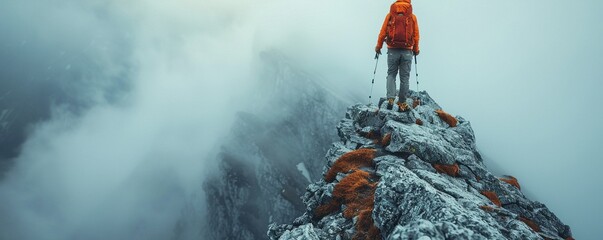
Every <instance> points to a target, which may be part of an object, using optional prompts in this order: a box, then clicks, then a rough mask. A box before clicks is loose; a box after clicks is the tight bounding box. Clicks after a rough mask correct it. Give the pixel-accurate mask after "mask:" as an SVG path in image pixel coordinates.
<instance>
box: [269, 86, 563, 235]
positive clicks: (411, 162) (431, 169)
mask: <svg viewBox="0 0 603 240" xmlns="http://www.w3.org/2000/svg"><path fill="white" fill-rule="evenodd" d="M410 96H411V97H412V98H413V99H414V100H415V101H416V100H417V99H418V101H419V102H420V103H421V105H418V106H416V107H414V108H413V109H411V110H410V111H407V112H401V113H400V112H397V111H395V110H396V109H395V108H394V109H393V110H387V109H386V108H385V104H386V103H383V104H382V106H381V107H378V106H374V105H368V106H367V105H354V106H351V107H350V108H349V109H348V111H347V113H346V117H345V118H344V119H343V120H342V121H340V122H339V124H338V125H337V129H338V132H339V137H340V139H341V142H337V143H334V144H333V145H332V148H331V149H330V150H329V151H328V153H327V155H326V164H325V165H326V167H325V168H324V169H323V175H324V174H326V172H328V171H329V170H331V167H332V166H333V163H334V162H335V161H337V160H338V159H339V158H340V157H341V156H342V155H344V154H345V153H347V152H350V151H355V150H356V149H362V148H371V149H376V154H375V158H374V159H373V160H372V161H373V163H374V164H373V165H374V167H372V168H370V167H369V169H362V170H363V171H367V172H370V173H372V174H374V175H375V177H374V178H375V179H377V181H378V183H377V186H376V189H375V191H374V203H373V205H372V206H373V208H372V215H371V218H369V219H371V220H372V221H374V222H373V224H374V225H375V226H376V227H377V228H378V229H379V232H380V236H381V238H382V239H544V238H546V239H566V238H569V237H571V231H570V229H569V227H568V226H567V225H564V224H563V223H562V222H561V221H560V220H559V219H558V218H557V217H556V216H555V215H554V214H553V213H552V212H550V211H549V210H548V209H547V208H546V206H544V204H542V203H539V202H535V201H531V200H529V199H527V198H526V197H525V196H524V195H523V194H522V193H521V191H520V189H519V188H518V187H516V186H514V185H512V184H509V183H508V181H503V180H501V179H499V178H497V177H496V176H494V175H493V174H491V173H490V172H489V171H488V170H487V169H486V167H485V165H484V164H483V160H482V158H481V155H480V154H479V151H478V150H477V148H476V145H475V135H474V133H473V130H472V129H471V125H470V123H469V121H467V120H465V119H464V118H462V117H459V116H456V117H454V118H455V119H457V120H458V124H457V125H456V126H455V127H451V125H449V124H448V123H446V122H444V121H442V120H441V119H440V118H439V117H438V115H437V114H436V113H435V110H438V109H441V108H440V106H439V105H438V104H437V103H436V102H435V101H434V100H433V99H432V98H431V97H429V95H428V94H427V93H426V92H420V93H417V92H412V91H411V94H410ZM407 102H412V99H407ZM416 119H421V120H422V121H423V125H418V124H416ZM453 125H454V124H453ZM384 136H388V137H391V139H390V140H389V141H387V143H384V142H383V141H381V138H383V137H384ZM447 167H448V168H451V169H452V170H454V171H452V170H451V171H446V169H447ZM436 169H438V170H436ZM442 169H444V170H442ZM331 174H332V173H331ZM348 174H351V172H340V173H338V175H337V178H336V179H335V181H333V182H332V183H327V182H325V180H324V179H321V180H319V181H317V182H316V183H314V184H311V185H310V186H309V187H308V188H307V192H306V194H305V195H304V196H303V201H304V203H305V204H306V206H307V207H306V213H305V214H304V215H303V216H305V217H303V219H304V221H300V222H299V224H298V226H297V227H296V226H292V225H280V226H278V225H271V227H270V229H269V236H270V239H283V240H284V239H314V237H318V238H320V239H362V238H359V237H358V236H366V235H362V234H366V233H362V234H361V235H359V232H358V231H359V230H358V229H361V228H359V227H358V226H359V225H358V223H359V220H358V219H359V218H358V217H354V218H351V219H348V218H345V217H344V215H343V214H342V213H343V212H344V210H346V208H347V206H346V205H345V204H342V205H341V208H329V210H330V211H329V212H326V215H324V214H325V213H324V212H323V213H322V215H319V216H316V215H314V213H315V211H316V209H317V208H320V207H321V206H325V204H327V203H329V202H331V201H332V200H333V189H334V188H335V187H336V186H337V184H339V181H345V180H342V179H343V178H344V177H345V176H347V175H348ZM359 194H365V193H359ZM336 206H338V205H336ZM331 207H332V206H331ZM363 221H366V219H363ZM302 223H303V224H302ZM362 224H364V225H362V226H364V228H363V229H366V224H367V222H362ZM285 228H286V229H287V230H286V231H284V230H283V229H285ZM373 233H374V232H373ZM300 236H307V238H300Z"/></svg>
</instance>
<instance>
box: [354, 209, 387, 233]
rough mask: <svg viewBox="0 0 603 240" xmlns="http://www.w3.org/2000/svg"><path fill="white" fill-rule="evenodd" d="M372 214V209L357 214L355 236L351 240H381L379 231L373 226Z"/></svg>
mask: <svg viewBox="0 0 603 240" xmlns="http://www.w3.org/2000/svg"><path fill="white" fill-rule="evenodd" d="M372 214H373V208H370V209H365V210H363V211H362V212H360V214H358V220H357V221H356V234H355V235H354V237H352V240H364V239H381V231H379V228H377V226H375V221H374V220H373V216H372Z"/></svg>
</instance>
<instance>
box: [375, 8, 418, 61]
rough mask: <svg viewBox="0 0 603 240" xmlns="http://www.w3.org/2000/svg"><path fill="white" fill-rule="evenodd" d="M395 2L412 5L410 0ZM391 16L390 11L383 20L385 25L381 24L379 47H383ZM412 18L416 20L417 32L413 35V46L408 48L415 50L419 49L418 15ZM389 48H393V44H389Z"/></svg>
mask: <svg viewBox="0 0 603 240" xmlns="http://www.w3.org/2000/svg"><path fill="white" fill-rule="evenodd" d="M394 4H403V5H408V6H410V0H396V2H395V3H394ZM389 18H390V13H388V14H387V16H385V20H384V21H383V26H381V32H379V38H378V40H377V49H381V48H382V47H383V42H384V41H385V37H386V36H387V27H388V26H389ZM412 20H413V21H414V26H415V34H414V36H413V46H411V47H409V48H407V49H411V50H413V51H414V52H418V51H419V24H418V23H417V16H415V15H414V14H413V15H412ZM387 48H392V47H391V46H389V45H388V46H387Z"/></svg>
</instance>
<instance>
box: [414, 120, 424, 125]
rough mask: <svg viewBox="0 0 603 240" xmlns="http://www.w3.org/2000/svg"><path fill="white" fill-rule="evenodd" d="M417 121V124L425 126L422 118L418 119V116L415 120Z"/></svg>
mask: <svg viewBox="0 0 603 240" xmlns="http://www.w3.org/2000/svg"><path fill="white" fill-rule="evenodd" d="M415 123H416V124H417V125H420V126H423V121H422V120H421V119H418V118H417V120H416V121H415Z"/></svg>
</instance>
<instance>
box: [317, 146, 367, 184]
mask: <svg viewBox="0 0 603 240" xmlns="http://www.w3.org/2000/svg"><path fill="white" fill-rule="evenodd" d="M374 158H375V150H374V149H366V148H363V149H358V150H354V151H351V152H348V153H346V154H343V155H342V156H341V157H339V159H337V161H335V163H334V164H333V166H332V167H331V169H329V171H328V172H327V174H325V181H327V182H333V181H334V180H335V177H336V176H337V173H340V172H342V173H347V172H349V171H350V170H357V169H360V168H361V167H372V166H374V164H375V163H374V162H373V159H374Z"/></svg>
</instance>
